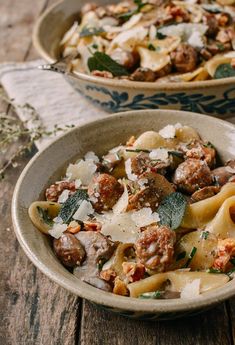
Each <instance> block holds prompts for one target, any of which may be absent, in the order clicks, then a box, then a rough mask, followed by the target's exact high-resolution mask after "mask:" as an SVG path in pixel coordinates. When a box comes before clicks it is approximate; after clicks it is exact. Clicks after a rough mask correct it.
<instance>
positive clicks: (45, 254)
mask: <svg viewBox="0 0 235 345" xmlns="http://www.w3.org/2000/svg"><path fill="white" fill-rule="evenodd" d="M176 122H180V123H182V124H183V125H190V126H193V127H194V128H195V129H197V130H198V131H199V133H200V134H201V136H202V138H206V139H208V140H209V141H211V142H212V143H213V144H214V145H215V146H216V148H217V149H218V152H219V154H220V156H221V157H222V159H223V160H227V159H229V158H235V126H234V125H232V124H229V123H227V122H224V121H221V120H217V119H214V118H212V117H208V116H202V115H199V114H195V113H189V112H180V111H173V110H140V111H135V112H134V111H132V112H126V113H120V114H116V115H112V116H109V117H106V118H105V119H101V120H98V121H95V122H91V123H89V124H86V125H84V126H81V127H77V128H75V129H73V130H71V131H70V132H69V133H67V134H65V135H63V136H62V137H61V138H59V139H58V140H56V141H55V142H54V143H52V144H51V145H50V146H49V147H47V148H46V149H45V150H43V151H42V152H39V153H38V154H36V156H35V157H34V158H33V159H32V160H31V161H30V163H29V164H28V165H27V167H26V168H25V169H24V171H23V173H22V174H21V176H20V178H19V181H18V182H17V185H16V188H15V192H14V197H13V201H12V217H13V224H14V228H15V232H16V236H17V238H18V240H19V242H20V244H21V246H22V247H23V249H24V251H25V253H26V254H27V255H28V257H29V259H30V260H31V261H32V262H33V263H34V264H35V265H36V266H37V267H38V268H39V269H40V270H41V271H42V272H44V273H45V274H46V275H47V276H48V277H49V278H51V279H52V280H54V281H55V282H56V283H58V284H59V285H61V286H63V287H64V288H66V289H67V290H69V291H71V292H73V293H74V294H77V295H79V296H81V297H83V298H86V299H88V300H90V301H92V302H94V303H96V304H99V305H100V306H102V307H104V308H106V309H108V310H112V311H114V312H118V313H120V314H122V315H126V316H129V317H133V318H142V319H172V318H176V317H181V316H184V315H186V314H192V313H195V312H199V311H202V310H203V309H204V308H208V307H211V306H212V305H214V304H216V303H218V302H220V301H223V300H225V299H226V298H229V297H231V296H233V295H234V294H235V280H233V281H231V282H229V283H227V284H226V285H225V286H224V287H223V288H220V289H217V290H214V291H211V292H208V293H205V294H204V295H203V296H200V297H197V298H195V299H192V300H181V299H175V300H140V299H136V298H130V297H122V296H117V295H114V294H112V293H108V292H104V291H101V290H98V289H96V288H94V287H92V286H90V285H88V284H86V283H84V282H82V281H81V280H79V279H78V278H76V277H75V276H74V275H73V274H71V273H70V272H69V271H68V270H66V269H65V268H64V267H63V266H62V264H61V263H60V262H59V261H58V259H57V258H56V256H55V255H54V253H53V250H52V248H51V246H50V241H49V239H48V237H47V236H45V235H44V234H42V233H40V232H39V231H38V230H37V229H36V228H35V227H34V226H33V225H32V223H31V221H30V219H29V217H28V207H29V205H30V204H31V202H33V201H35V200H38V199H42V198H43V192H44V191H45V188H46V187H47V186H48V185H50V184H51V183H52V182H54V181H55V180H56V179H60V176H61V174H62V171H63V169H64V168H65V166H66V165H67V164H68V162H69V161H73V160H74V159H75V158H76V157H81V156H83V155H84V154H85V153H86V152H87V151H90V150H93V151H95V152H96V153H97V154H98V155H100V154H104V153H105V152H106V151H107V150H108V149H110V148H112V147H114V146H116V145H119V144H120V143H122V142H125V141H126V139H127V138H128V137H130V136H131V135H133V134H135V135H138V134H140V133H142V132H144V131H146V130H159V129H161V128H162V127H164V126H166V125H167V124H174V123H176ZM221 139H222V140H221Z"/></svg>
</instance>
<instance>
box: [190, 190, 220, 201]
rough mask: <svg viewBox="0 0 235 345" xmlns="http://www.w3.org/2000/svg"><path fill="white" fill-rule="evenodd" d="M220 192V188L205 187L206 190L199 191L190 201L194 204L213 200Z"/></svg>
mask: <svg viewBox="0 0 235 345" xmlns="http://www.w3.org/2000/svg"><path fill="white" fill-rule="evenodd" d="M219 191H220V187H219V186H208V187H204V188H202V189H199V190H197V191H196V192H194V193H193V195H192V196H191V199H190V201H191V202H192V203H193V202H197V201H201V200H205V199H208V198H211V197H212V196H214V195H216V194H217V193H219Z"/></svg>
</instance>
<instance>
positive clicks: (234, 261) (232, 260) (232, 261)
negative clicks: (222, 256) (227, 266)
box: [229, 258, 235, 266]
mask: <svg viewBox="0 0 235 345" xmlns="http://www.w3.org/2000/svg"><path fill="white" fill-rule="evenodd" d="M229 261H230V262H231V264H232V265H233V266H235V258H232V259H230V260H229Z"/></svg>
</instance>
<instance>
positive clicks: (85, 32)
mask: <svg viewBox="0 0 235 345" xmlns="http://www.w3.org/2000/svg"><path fill="white" fill-rule="evenodd" d="M104 32H105V30H104V29H103V28H88V27H86V26H84V28H83V29H82V31H81V32H80V33H79V36H80V37H89V36H93V35H101V34H103V33H104Z"/></svg>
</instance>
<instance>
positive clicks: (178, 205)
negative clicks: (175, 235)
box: [157, 192, 187, 230]
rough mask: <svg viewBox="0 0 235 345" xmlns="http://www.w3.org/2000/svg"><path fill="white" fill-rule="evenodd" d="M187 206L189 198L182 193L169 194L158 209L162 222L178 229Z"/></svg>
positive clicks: (173, 228)
mask: <svg viewBox="0 0 235 345" xmlns="http://www.w3.org/2000/svg"><path fill="white" fill-rule="evenodd" d="M186 207H187V200H186V197H185V196H184V195H183V194H182V193H179V192H175V193H171V194H170V195H167V196H166V197H165V198H164V199H163V201H162V202H161V204H160V206H159V207H158V209H157V212H158V214H159V217H160V223H161V224H162V225H167V226H169V227H170V228H171V229H172V230H175V229H177V228H178V227H179V226H180V224H181V222H182V219H183V217H184V214H185V211H186Z"/></svg>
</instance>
